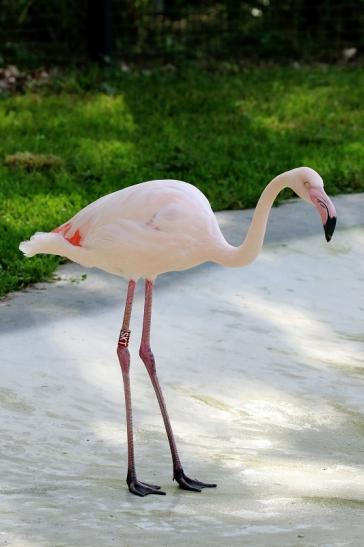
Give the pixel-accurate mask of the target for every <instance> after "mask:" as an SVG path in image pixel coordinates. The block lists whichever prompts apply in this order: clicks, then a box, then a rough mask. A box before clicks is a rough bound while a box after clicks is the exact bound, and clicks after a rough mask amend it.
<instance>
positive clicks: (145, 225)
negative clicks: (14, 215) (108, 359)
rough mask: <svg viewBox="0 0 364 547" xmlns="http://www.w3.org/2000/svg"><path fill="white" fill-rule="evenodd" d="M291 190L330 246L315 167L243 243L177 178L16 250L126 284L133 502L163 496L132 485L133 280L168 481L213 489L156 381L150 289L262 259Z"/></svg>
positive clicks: (287, 181) (260, 212) (103, 203)
mask: <svg viewBox="0 0 364 547" xmlns="http://www.w3.org/2000/svg"><path fill="white" fill-rule="evenodd" d="M285 187H289V188H291V189H292V190H293V191H294V192H295V193H296V194H298V196H299V197H301V198H302V199H304V200H305V201H307V202H309V203H311V204H312V205H314V206H315V207H316V209H317V210H318V212H319V214H320V216H321V219H322V223H323V226H324V230H325V236H326V240H327V241H330V239H331V236H332V234H333V232H334V229H335V224H336V212H335V207H334V205H333V203H332V202H331V200H330V199H329V197H328V196H327V195H326V193H325V191H324V187H323V181H322V178H321V177H320V175H319V174H318V173H316V172H315V171H314V170H313V169H310V168H308V167H300V168H297V169H293V170H291V171H287V172H286V173H283V174H281V175H279V176H277V177H275V178H274V179H273V180H272V181H271V182H270V183H269V184H268V185H267V187H266V188H265V190H264V191H263V193H262V195H261V197H260V199H259V201H258V204H257V207H256V209H255V212H254V216H253V219H252V222H251V225H250V227H249V230H248V233H247V235H246V238H245V240H244V242H243V243H242V245H240V246H239V247H233V246H231V245H229V243H227V241H226V240H225V239H224V237H223V235H222V233H221V231H220V227H219V225H218V222H217V220H216V217H215V215H214V213H213V211H212V209H211V206H210V204H209V202H208V200H207V198H206V197H205V196H204V194H202V192H200V191H199V190H198V189H197V188H195V187H194V186H192V185H191V184H188V183H186V182H181V181H178V180H153V181H149V182H144V183H141V184H136V185H135V186H130V187H128V188H125V189H123V190H119V191H118V192H114V193H112V194H109V195H107V196H104V197H102V198H100V199H98V200H97V201H95V202H94V203H91V204H90V205H88V206H87V207H85V208H84V209H82V210H81V211H80V212H79V213H77V214H76V215H75V216H74V217H73V218H72V219H71V220H70V221H68V222H66V223H65V224H62V226H60V227H59V228H56V229H55V230H53V232H51V233H40V232H38V233H36V234H34V235H33V236H32V237H31V239H30V240H29V241H24V242H22V243H21V244H20V249H21V250H22V251H23V253H24V254H25V255H26V256H28V257H29V256H33V255H35V254H38V253H45V254H56V255H61V256H65V257H67V258H69V259H70V260H73V261H74V262H78V263H79V264H82V265H83V266H90V267H91V266H92V267H93V266H96V267H98V268H101V269H103V270H106V271H107V272H111V273H113V274H116V275H120V276H123V277H125V278H127V279H128V291H127V297H126V304H125V311H124V319H123V323H122V327H121V332H120V336H119V341H118V345H117V355H118V358H119V362H120V367H121V371H122V376H123V382H124V392H125V406H126V423H127V440H128V473H127V484H128V487H129V490H130V492H132V493H134V494H137V495H138V496H145V495H147V494H164V492H162V491H161V490H160V487H159V486H156V485H151V484H147V483H144V482H141V481H139V480H138V479H137V475H136V470H135V461H134V443H133V423H132V407H131V395H130V381H129V367H130V355H129V350H128V344H129V337H130V329H129V322H130V316H131V311H132V305H133V297H134V291H135V286H136V282H137V280H138V278H140V277H142V278H144V279H145V306H144V319H143V331H142V339H141V345H140V351H139V355H140V357H141V359H142V360H143V362H144V364H145V366H146V369H147V371H148V374H149V376H150V379H151V381H152V384H153V387H154V390H155V394H156V396H157V399H158V403H159V406H160V410H161V413H162V417H163V421H164V425H165V428H166V432H167V436H168V441H169V445H170V450H171V455H172V460H173V478H174V479H175V480H176V481H177V482H178V483H179V486H180V487H181V488H183V489H185V490H191V491H193V492H200V491H201V489H202V488H207V487H214V486H216V485H215V484H208V483H203V482H200V481H198V480H194V479H190V478H189V477H187V476H186V475H185V473H184V471H183V468H182V465H181V460H180V457H179V454H178V451H177V447H176V443H175V440H174V436H173V431H172V427H171V424H170V421H169V417H168V413H167V409H166V405H165V402H164V398H163V394H162V390H161V387H160V384H159V381H158V377H157V372H156V365H155V360H154V356H153V353H152V350H151V346H150V326H151V312H152V293H153V284H154V281H155V279H156V277H157V276H158V275H159V274H161V273H164V272H168V271H177V270H185V269H187V268H191V267H193V266H196V265H198V264H202V263H203V262H206V261H211V262H215V263H217V264H222V265H224V266H231V267H238V266H246V265H247V264H249V263H250V262H252V261H253V260H254V259H255V258H256V256H257V255H258V254H259V252H260V250H261V248H262V245H263V240H264V235H265V231H266V225H267V220H268V215H269V211H270V209H271V207H272V204H273V201H274V199H275V198H276V196H277V195H278V193H279V192H280V191H281V190H282V189H283V188H285Z"/></svg>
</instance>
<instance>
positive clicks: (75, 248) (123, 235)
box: [21, 180, 225, 279]
mask: <svg viewBox="0 0 364 547" xmlns="http://www.w3.org/2000/svg"><path fill="white" fill-rule="evenodd" d="M224 243H225V240H224V238H223V236H222V234H221V231H220V227H219V225H218V222H217V220H216V217H215V215H214V213H213V211H212V209H211V206H210V203H209V201H208V200H207V198H206V197H205V196H204V194H203V193H202V192H200V190H198V189H197V188H196V187H195V186H193V185H192V184H189V183H187V182H182V181H179V180H153V181H148V182H143V183H141V184H136V185H135V186H130V187H128V188H125V189H123V190H119V191H118V192H114V193H112V194H108V195H107V196H104V197H102V198H100V199H98V200H96V201H95V202H93V203H91V204H90V205H88V206H87V207H85V208H84V209H82V210H81V211H79V212H78V213H77V214H76V215H75V216H74V217H73V218H71V219H70V220H69V221H67V222H66V223H65V224H63V225H62V226H60V227H59V228H56V229H55V230H54V231H53V232H51V233H39V232H38V233H37V234H35V235H34V236H33V237H32V238H31V240H30V241H29V242H23V243H22V244H21V250H23V252H24V253H25V254H26V255H27V256H32V255H33V254H35V253H39V252H43V253H47V254H49V253H50V254H59V255H62V256H65V257H68V258H70V259H71V260H73V261H75V262H78V263H80V264H82V265H84V266H96V267H98V268H101V269H103V270H106V271H107V272H110V273H113V274H116V275H121V276H124V277H126V278H128V279H138V278H139V277H145V278H149V279H153V278H155V277H156V276H157V275H158V274H160V273H163V272H167V271H176V270H184V269H187V268H191V267H192V266H196V265H197V264H201V263H202V262H205V261H207V260H214V259H215V258H217V255H218V252H219V249H220V248H221V247H222V246H223V245H224Z"/></svg>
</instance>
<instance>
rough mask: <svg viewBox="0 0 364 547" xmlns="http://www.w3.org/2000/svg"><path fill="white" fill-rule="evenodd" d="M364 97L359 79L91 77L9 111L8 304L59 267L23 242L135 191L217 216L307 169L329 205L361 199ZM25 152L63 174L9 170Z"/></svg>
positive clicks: (346, 71)
mask: <svg viewBox="0 0 364 547" xmlns="http://www.w3.org/2000/svg"><path fill="white" fill-rule="evenodd" d="M363 89H364V73H363V71H362V70H360V69H357V68H341V67H331V68H324V67H322V68H320V67H316V68H301V69H294V68H289V67H286V68H278V67H267V68H245V69H241V70H240V71H239V72H238V73H231V72H229V71H227V70H225V71H223V70H216V71H214V72H211V71H210V72H208V71H206V70H205V71H204V70H199V69H198V68H185V69H184V70H182V71H178V72H176V73H166V72H165V73H163V72H162V71H160V70H156V71H154V72H152V73H151V74H146V73H144V74H143V73H142V72H140V71H139V72H134V73H127V74H125V73H122V72H120V71H119V72H116V71H115V70H113V71H112V70H110V71H104V72H102V71H97V70H91V71H89V72H83V73H79V74H76V73H70V74H68V75H67V77H63V79H61V80H60V79H59V80H57V81H55V82H54V83H53V86H52V87H51V88H50V89H48V90H38V91H37V92H27V93H25V94H24V95H18V96H13V97H7V98H3V99H1V100H0V149H1V151H0V198H1V199H0V295H4V294H6V293H7V292H9V291H11V290H15V289H19V288H22V287H25V286H26V285H27V284H29V283H33V282H36V281H39V280H41V279H46V278H48V277H49V276H50V275H51V273H52V272H53V271H54V268H55V267H56V266H57V264H58V263H59V259H58V258H56V257H35V258H32V259H31V260H29V259H28V260H27V259H25V258H23V257H22V255H21V253H20V252H19V251H18V244H19V242H20V241H21V240H23V239H26V238H28V237H29V236H30V235H31V234H32V233H34V232H35V231H38V230H51V229H52V228H53V227H55V226H57V225H59V224H61V223H63V222H64V221H65V220H67V218H69V217H70V216H71V215H73V214H74V213H75V212H76V211H77V210H78V209H79V208H81V207H83V206H84V205H86V204H87V203H89V202H90V201H92V200H94V199H96V198H97V197H99V196H101V195H103V194H105V193H108V192H111V191H114V190H116V189H119V188H123V187H125V186H128V185H130V184H133V183H137V182H141V181H144V180H148V179H157V178H177V179H182V180H186V181H189V182H192V183H194V184H196V185H197V186H198V187H199V188H200V189H201V190H202V191H203V192H205V193H206V195H207V196H208V198H209V199H210V201H211V204H212V206H213V208H214V209H217V210H218V209H226V208H240V207H252V206H254V205H255V203H256V201H257V199H258V197H259V194H260V192H261V191H262V189H263V187H264V186H265V184H266V183H267V182H268V181H269V180H270V179H271V178H272V177H273V176H274V175H276V174H277V173H279V172H282V171H284V170H287V169H290V168H293V167H296V166H299V165H303V164H305V165H309V166H311V167H313V168H314V169H317V170H318V171H319V172H320V173H321V174H322V176H323V178H324V180H325V184H326V189H327V191H328V193H330V194H336V193H338V192H359V191H363V190H364V130H363V128H364V110H363ZM19 152H31V153H35V154H45V155H54V156H57V157H59V158H60V162H59V163H57V165H56V166H55V167H54V168H52V166H48V167H47V168H42V165H41V163H40V165H39V166H37V165H35V167H34V168H30V169H24V168H23V167H21V165H20V166H15V167H14V166H13V165H12V164H11V163H10V164H9V163H8V164H7V165H6V164H5V157H6V156H7V155H10V154H15V153H19ZM286 196H287V194H286Z"/></svg>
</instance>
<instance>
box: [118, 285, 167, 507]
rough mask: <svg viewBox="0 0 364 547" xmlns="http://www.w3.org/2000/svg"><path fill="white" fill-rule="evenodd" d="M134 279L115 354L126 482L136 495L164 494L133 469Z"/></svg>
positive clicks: (129, 287) (130, 287) (129, 289)
mask: <svg viewBox="0 0 364 547" xmlns="http://www.w3.org/2000/svg"><path fill="white" fill-rule="evenodd" d="M135 285H136V283H135V281H134V280H130V281H129V284H128V294H127V297H126V303H125V311H124V319H123V325H122V328H121V332H120V336H119V341H118V347H117V354H118V358H119V363H120V368H121V372H122V375H123V382H124V394H125V410H126V429H127V439H128V474H127V478H126V482H127V484H128V487H129V491H130V492H132V493H133V494H136V495H137V496H147V495H148V494H160V495H165V492H162V490H161V489H160V486H156V485H154V484H147V483H145V482H141V481H139V480H138V479H137V475H136V471H135V457H134V436H133V415H132V407H131V393H130V375H129V370H130V354H129V349H128V345H129V337H130V330H129V324H130V316H131V310H132V305H133V300H134V291H135Z"/></svg>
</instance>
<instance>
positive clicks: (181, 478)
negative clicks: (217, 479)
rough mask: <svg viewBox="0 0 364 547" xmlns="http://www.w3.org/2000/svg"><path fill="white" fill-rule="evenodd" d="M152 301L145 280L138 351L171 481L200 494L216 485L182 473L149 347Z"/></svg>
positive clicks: (149, 282)
mask: <svg viewBox="0 0 364 547" xmlns="http://www.w3.org/2000/svg"><path fill="white" fill-rule="evenodd" d="M152 299H153V282H152V281H150V280H149V279H146V280H145V304H144V318H143V332H142V340H141V345H140V350H139V355H140V357H141V359H142V361H143V363H144V365H145V367H146V369H147V371H148V374H149V376H150V379H151V381H152V384H153V388H154V391H155V394H156V396H157V399H158V403H159V407H160V410H161V413H162V418H163V422H164V426H165V428H166V432H167V437H168V442H169V446H170V449H171V455H172V461H173V479H174V480H176V481H177V482H178V484H179V486H180V488H182V489H184V490H191V491H193V492H201V490H202V488H214V487H215V486H216V484H207V483H204V482H200V481H198V480H195V479H190V478H189V477H187V476H186V475H185V473H184V471H183V468H182V464H181V460H180V458H179V454H178V450H177V446H176V442H175V439H174V435H173V430H172V426H171V422H170V420H169V416H168V412H167V408H166V404H165V401H164V397H163V393H162V389H161V386H160V384H159V380H158V376H157V371H156V366H155V359H154V355H153V352H152V350H151V347H150V326H151V318H152Z"/></svg>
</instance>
